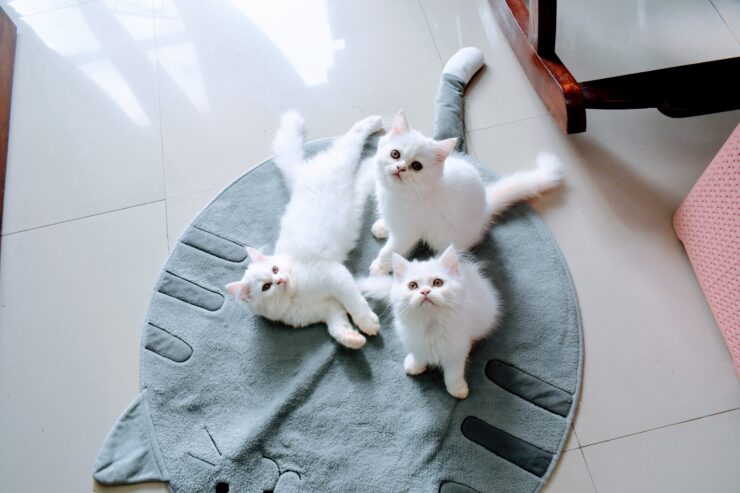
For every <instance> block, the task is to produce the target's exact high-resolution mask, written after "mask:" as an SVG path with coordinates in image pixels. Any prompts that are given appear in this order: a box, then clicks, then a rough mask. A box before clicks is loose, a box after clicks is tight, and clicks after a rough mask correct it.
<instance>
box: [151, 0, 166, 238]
mask: <svg viewBox="0 0 740 493" xmlns="http://www.w3.org/2000/svg"><path fill="white" fill-rule="evenodd" d="M151 2H152V30H153V31H154V81H155V86H156V88H157V115H158V116H159V161H160V165H161V167H162V194H163V196H164V229H165V231H164V233H165V239H166V240H167V251H169V250H170V218H169V213H168V211H167V177H166V174H165V171H164V131H163V129H162V127H163V125H162V91H161V88H160V85H159V43H158V39H157V15H156V13H155V0H151Z"/></svg>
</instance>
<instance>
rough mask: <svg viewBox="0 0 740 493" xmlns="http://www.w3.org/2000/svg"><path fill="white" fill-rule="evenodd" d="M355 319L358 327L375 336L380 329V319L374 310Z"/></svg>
mask: <svg viewBox="0 0 740 493" xmlns="http://www.w3.org/2000/svg"><path fill="white" fill-rule="evenodd" d="M354 321H355V323H356V324H357V327H358V328H359V329H360V330H361V331H363V332H364V333H365V334H367V335H369V336H374V335H375V334H377V333H378V331H379V330H380V319H379V318H378V316H377V315H376V314H375V312H373V311H370V312H368V313H366V314H365V315H363V316H361V317H357V318H356V319H354Z"/></svg>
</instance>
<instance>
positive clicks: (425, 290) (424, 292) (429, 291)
mask: <svg viewBox="0 0 740 493" xmlns="http://www.w3.org/2000/svg"><path fill="white" fill-rule="evenodd" d="M419 292H420V293H421V294H423V295H424V296H426V295H428V294H429V293H431V292H432V290H431V289H429V288H424V289H422V290H421V291H419Z"/></svg>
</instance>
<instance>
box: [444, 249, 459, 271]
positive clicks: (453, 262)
mask: <svg viewBox="0 0 740 493" xmlns="http://www.w3.org/2000/svg"><path fill="white" fill-rule="evenodd" d="M439 261H440V262H441V263H442V265H443V266H444V268H445V269H447V272H449V273H450V274H452V275H453V276H456V275H457V274H458V273H459V272H460V260H459V259H458V258H457V252H456V251H455V247H454V245H450V246H448V247H447V249H446V250H445V251H444V252H443V253H442V255H441V256H440V257H439Z"/></svg>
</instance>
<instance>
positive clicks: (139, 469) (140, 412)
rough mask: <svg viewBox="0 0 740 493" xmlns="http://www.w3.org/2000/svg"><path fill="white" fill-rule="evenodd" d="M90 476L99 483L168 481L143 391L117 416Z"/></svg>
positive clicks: (145, 394) (118, 483)
mask: <svg viewBox="0 0 740 493" xmlns="http://www.w3.org/2000/svg"><path fill="white" fill-rule="evenodd" d="M93 477H94V478H95V479H96V480H97V481H98V482H99V483H102V484H106V485H121V484H134V483H143V482H146V481H168V480H169V478H168V475H167V472H166V469H165V466H164V460H163V458H162V454H161V453H160V451H159V447H158V446H157V443H156V439H155V438H154V428H153V426H152V419H151V416H150V414H149V401H148V398H147V392H146V390H144V391H142V392H141V393H140V394H139V395H138V396H137V397H136V399H134V401H133V402H132V403H131V404H130V405H129V407H128V408H127V409H126V410H125V411H124V412H123V414H122V415H121V416H120V417H119V418H118V421H117V422H116V424H115V425H113V428H112V429H111V431H110V432H109V433H108V436H107V437H106V438H105V441H104V442H103V446H102V448H101V449H100V453H99V454H98V459H97V460H96V461H95V467H94V472H93Z"/></svg>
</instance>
